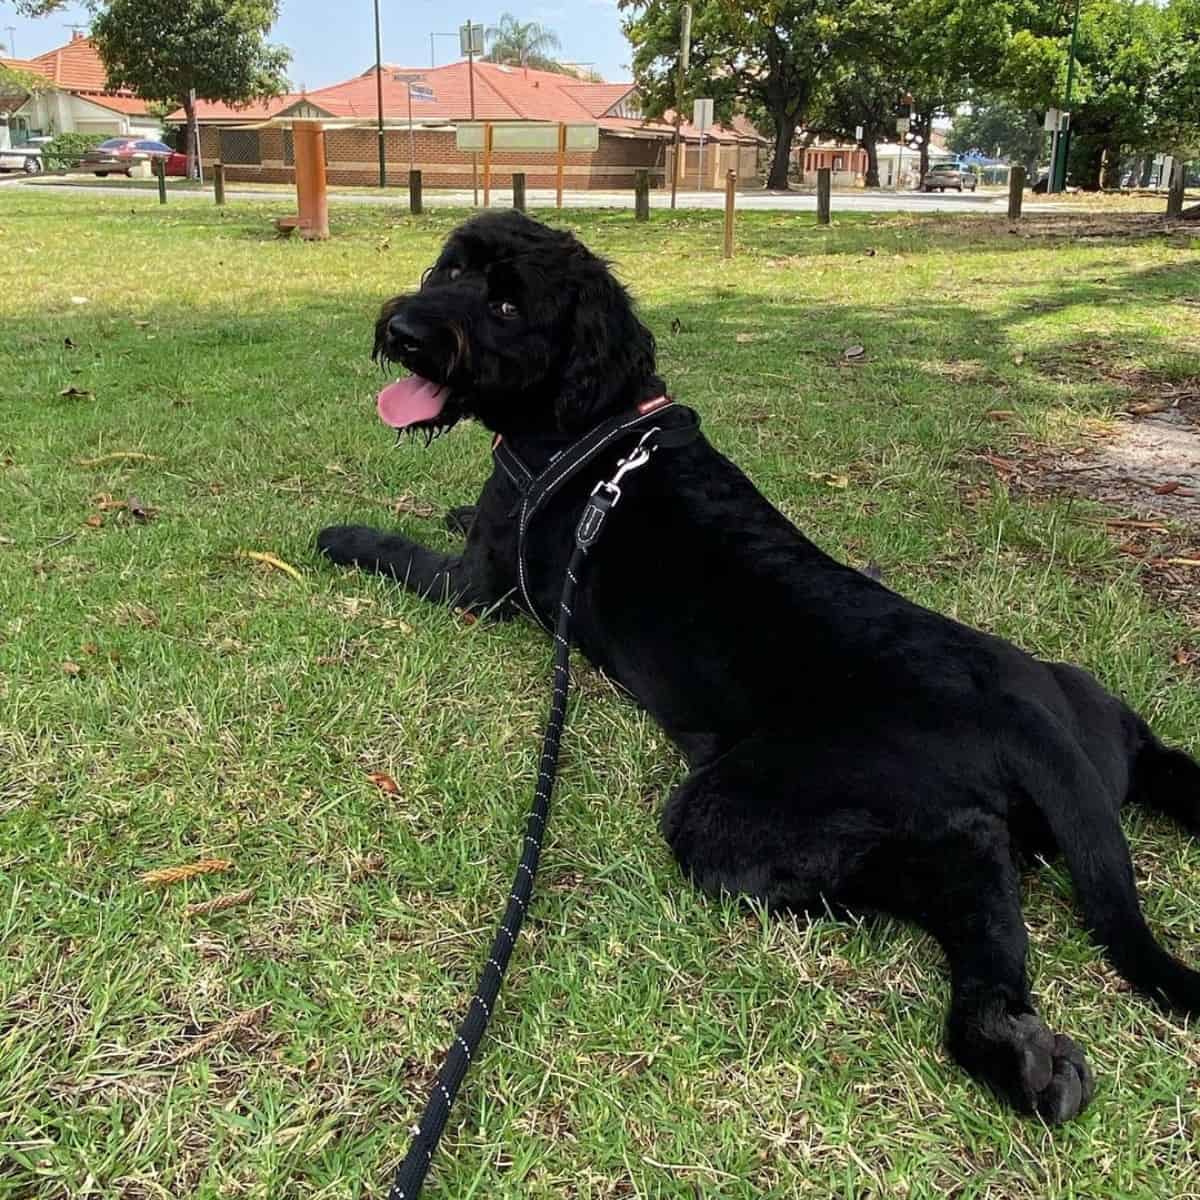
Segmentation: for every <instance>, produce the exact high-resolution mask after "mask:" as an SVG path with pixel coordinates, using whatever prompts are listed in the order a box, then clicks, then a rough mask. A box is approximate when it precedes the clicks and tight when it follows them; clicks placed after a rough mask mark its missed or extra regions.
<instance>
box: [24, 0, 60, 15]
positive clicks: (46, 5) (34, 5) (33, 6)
mask: <svg viewBox="0 0 1200 1200" xmlns="http://www.w3.org/2000/svg"><path fill="white" fill-rule="evenodd" d="M66 6H67V0H14V3H13V7H14V8H15V9H16V10H17V16H19V17H44V16H47V15H48V14H49V13H52V12H57V11H58V10H59V9H60V8H66Z"/></svg>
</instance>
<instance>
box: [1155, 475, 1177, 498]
mask: <svg viewBox="0 0 1200 1200" xmlns="http://www.w3.org/2000/svg"><path fill="white" fill-rule="evenodd" d="M1181 487H1183V484H1182V483H1180V482H1179V480H1178V479H1169V480H1167V482H1166V483H1160V484H1159V485H1158V486H1157V487H1156V488H1154V489H1153V491H1154V494H1155V495H1156V496H1170V495H1172V494H1173V493H1174V492H1177V491H1179V489H1180V488H1181Z"/></svg>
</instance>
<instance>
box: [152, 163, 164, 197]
mask: <svg viewBox="0 0 1200 1200" xmlns="http://www.w3.org/2000/svg"><path fill="white" fill-rule="evenodd" d="M154 174H155V176H156V177H157V179H158V202H159V204H166V202H167V160H166V159H165V158H162V157H159V158H156V159H155V160H154Z"/></svg>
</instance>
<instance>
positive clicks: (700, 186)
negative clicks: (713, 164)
mask: <svg viewBox="0 0 1200 1200" xmlns="http://www.w3.org/2000/svg"><path fill="white" fill-rule="evenodd" d="M696 191H698V192H702V191H704V130H703V129H702V130H700V146H699V148H698V149H697V151H696Z"/></svg>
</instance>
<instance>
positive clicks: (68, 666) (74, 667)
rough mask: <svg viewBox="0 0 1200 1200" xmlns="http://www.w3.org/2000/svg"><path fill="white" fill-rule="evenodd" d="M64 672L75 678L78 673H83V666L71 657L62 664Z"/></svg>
mask: <svg viewBox="0 0 1200 1200" xmlns="http://www.w3.org/2000/svg"><path fill="white" fill-rule="evenodd" d="M62 673H63V674H64V675H70V676H71V677H72V678H74V677H75V676H76V675H82V674H83V668H82V667H81V666H80V665H79V664H78V663H77V662H72V661H71V660H70V659H67V661H66V662H65V663H63V665H62Z"/></svg>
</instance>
